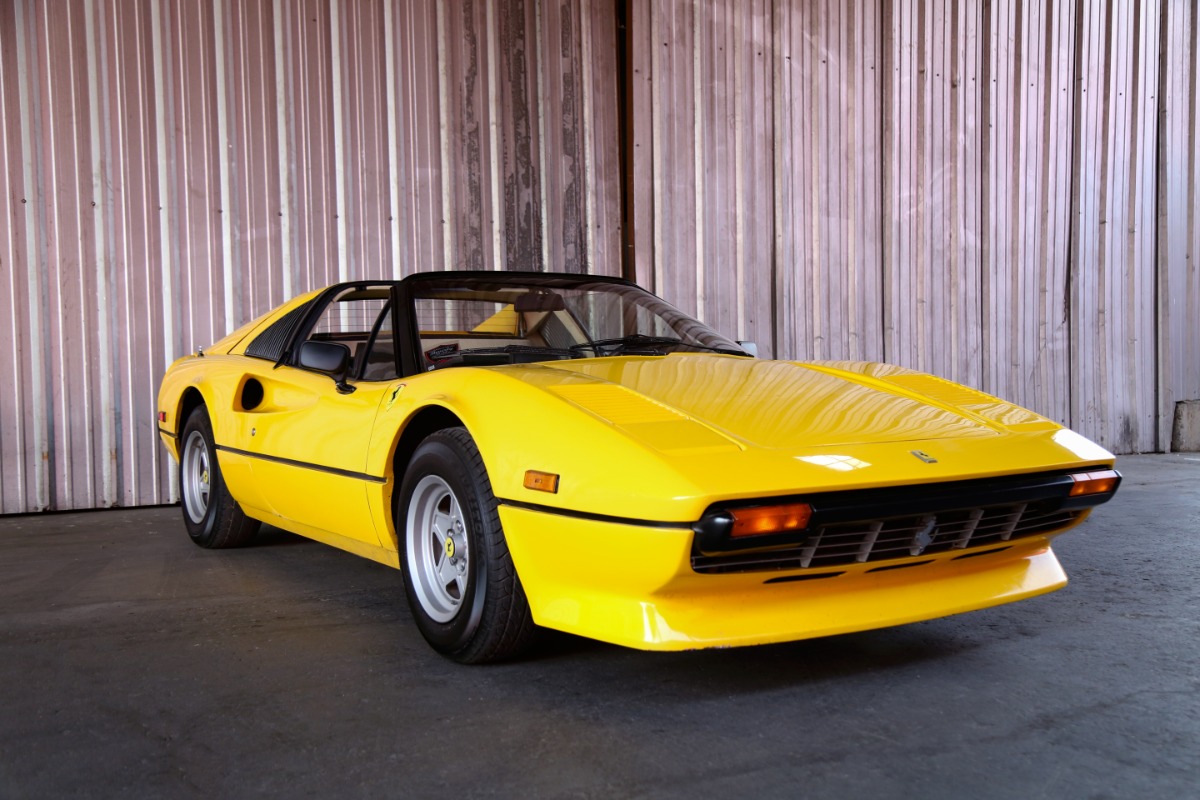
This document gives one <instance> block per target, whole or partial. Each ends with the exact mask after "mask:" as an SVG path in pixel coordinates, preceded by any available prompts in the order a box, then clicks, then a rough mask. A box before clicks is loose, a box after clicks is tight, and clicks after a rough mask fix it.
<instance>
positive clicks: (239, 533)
mask: <svg viewBox="0 0 1200 800" xmlns="http://www.w3.org/2000/svg"><path fill="white" fill-rule="evenodd" d="M179 438H180V441H181V443H182V444H181V447H180V454H179V492H180V494H181V495H182V496H181V498H180V500H181V503H180V505H182V506H183V524H184V526H185V527H186V528H187V532H188V535H189V536H191V537H192V541H193V542H195V543H196V544H198V545H200V546H201V547H209V548H221V547H241V546H242V545H245V544H248V543H249V542H250V540H251V539H253V538H254V534H256V533H258V528H259V525H260V523H259V521H258V520H256V519H251V518H250V517H247V516H246V515H245V513H243V512H242V508H241V506H239V505H238V504H237V501H236V500H234V499H233V496H232V495H230V494H229V489H227V488H226V487H225V479H224V478H223V477H222V476H221V467H220V465H218V464H217V448H216V444H215V443H214V440H213V430H212V421H211V420H209V418H208V411H207V410H205V408H204V406H198V407H196V408H195V409H193V410H192V413H191V414H189V415H188V418H187V421H186V422H185V423H184V424H183V433H182V434H181V435H180V437H179Z"/></svg>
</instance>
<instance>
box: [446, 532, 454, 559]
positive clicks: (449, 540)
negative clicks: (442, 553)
mask: <svg viewBox="0 0 1200 800" xmlns="http://www.w3.org/2000/svg"><path fill="white" fill-rule="evenodd" d="M445 547H446V558H454V537H453V536H447V537H446V544H445Z"/></svg>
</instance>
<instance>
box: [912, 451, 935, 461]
mask: <svg viewBox="0 0 1200 800" xmlns="http://www.w3.org/2000/svg"><path fill="white" fill-rule="evenodd" d="M908 452H910V453H912V454H913V455H914V456H916V457H917V458H919V459H921V460H922V461H924V462H925V463H926V464H936V463H937V459H936V458H934V457H933V456H931V455H929V453H926V452H925V451H924V450H909V451H908Z"/></svg>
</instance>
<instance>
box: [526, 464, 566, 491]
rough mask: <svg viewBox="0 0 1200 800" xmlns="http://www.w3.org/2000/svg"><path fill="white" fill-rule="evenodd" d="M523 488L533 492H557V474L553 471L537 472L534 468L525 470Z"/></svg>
mask: <svg viewBox="0 0 1200 800" xmlns="http://www.w3.org/2000/svg"><path fill="white" fill-rule="evenodd" d="M525 488H526V489H533V490H534V491H535V492H549V493H550V494H557V493H558V476H557V475H555V474H554V473H553V472H538V471H537V470H536V469H529V470H525Z"/></svg>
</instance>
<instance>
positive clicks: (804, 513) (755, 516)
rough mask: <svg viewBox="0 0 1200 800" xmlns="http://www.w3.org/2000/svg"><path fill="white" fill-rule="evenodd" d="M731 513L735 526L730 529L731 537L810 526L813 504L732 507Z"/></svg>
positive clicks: (795, 529) (783, 531)
mask: <svg viewBox="0 0 1200 800" xmlns="http://www.w3.org/2000/svg"><path fill="white" fill-rule="evenodd" d="M729 515H730V516H731V517H733V528H732V529H731V530H730V531H729V535H730V536H731V537H738V536H758V535H760V534H764V533H786V532H787V531H799V530H803V529H804V528H806V527H807V526H808V521H809V520H810V519H812V506H810V505H809V504H808V503H790V504H788V505H784V506H756V507H754V508H731V509H730V510H729Z"/></svg>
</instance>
